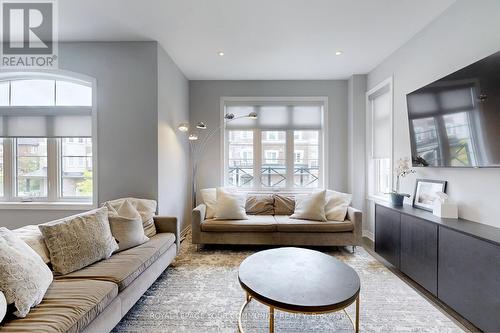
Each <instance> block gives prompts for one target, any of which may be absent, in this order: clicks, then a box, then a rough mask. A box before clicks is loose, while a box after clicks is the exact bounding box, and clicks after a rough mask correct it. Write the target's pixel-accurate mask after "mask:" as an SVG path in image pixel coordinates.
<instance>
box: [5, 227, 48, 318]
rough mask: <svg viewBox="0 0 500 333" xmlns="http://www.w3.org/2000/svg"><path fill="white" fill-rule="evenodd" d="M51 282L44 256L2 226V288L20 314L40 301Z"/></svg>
mask: <svg viewBox="0 0 500 333" xmlns="http://www.w3.org/2000/svg"><path fill="white" fill-rule="evenodd" d="M51 282H52V272H51V271H50V269H49V267H48V266H47V265H46V264H45V263H44V262H43V260H42V258H41V257H40V256H39V255H38V254H37V253H36V252H35V251H34V250H33V249H32V248H31V247H29V246H28V245H27V244H26V243H25V242H23V241H22V240H21V239H20V238H18V237H17V236H16V235H15V234H14V233H13V232H12V231H10V230H9V229H7V228H0V291H2V292H3V293H4V295H5V299H6V301H7V304H14V306H15V308H16V309H17V310H16V311H15V312H14V314H15V315H16V316H17V317H21V318H22V317H25V316H26V315H27V314H28V312H29V311H30V308H31V307H33V306H36V305H38V304H39V303H40V302H41V301H42V298H43V295H45V292H46V291H47V288H48V287H49V286H50V284H51Z"/></svg>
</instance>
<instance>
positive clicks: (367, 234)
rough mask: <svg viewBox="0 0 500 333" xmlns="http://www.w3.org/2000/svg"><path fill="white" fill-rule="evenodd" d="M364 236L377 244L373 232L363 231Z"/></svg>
mask: <svg viewBox="0 0 500 333" xmlns="http://www.w3.org/2000/svg"><path fill="white" fill-rule="evenodd" d="M362 236H363V237H366V238H368V239H369V240H371V241H372V242H375V235H374V234H373V232H371V231H369V230H363V231H362Z"/></svg>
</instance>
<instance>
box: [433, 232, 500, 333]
mask: <svg viewBox="0 0 500 333" xmlns="http://www.w3.org/2000/svg"><path fill="white" fill-rule="evenodd" d="M438 284H439V291H438V297H439V299H441V300H442V301H443V302H444V303H446V304H447V305H449V306H450V307H452V308H453V309H455V311H457V312H458V313H460V314H461V315H462V316H463V317H464V318H466V319H467V320H469V321H470V322H472V323H474V324H475V325H476V326H477V327H478V328H479V329H481V330H483V331H484V332H500V317H499V315H500V247H499V246H498V245H495V244H492V243H489V242H485V241H483V240H480V239H477V238H475V237H472V236H470V235H466V234H463V233H460V232H457V231H454V230H450V229H446V228H441V229H440V230H439V270H438Z"/></svg>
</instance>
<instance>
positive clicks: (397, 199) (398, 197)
mask: <svg viewBox="0 0 500 333" xmlns="http://www.w3.org/2000/svg"><path fill="white" fill-rule="evenodd" d="M404 199H405V196H404V195H402V194H399V193H391V202H392V205H393V206H403V201H404Z"/></svg>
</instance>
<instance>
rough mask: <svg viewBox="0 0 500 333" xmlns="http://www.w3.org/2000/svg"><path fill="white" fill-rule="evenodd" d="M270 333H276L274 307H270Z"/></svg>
mask: <svg viewBox="0 0 500 333" xmlns="http://www.w3.org/2000/svg"><path fill="white" fill-rule="evenodd" d="M269 333H274V307H272V306H270V307H269Z"/></svg>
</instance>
